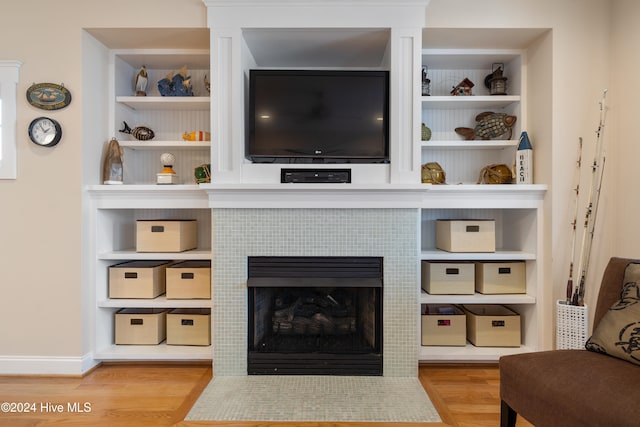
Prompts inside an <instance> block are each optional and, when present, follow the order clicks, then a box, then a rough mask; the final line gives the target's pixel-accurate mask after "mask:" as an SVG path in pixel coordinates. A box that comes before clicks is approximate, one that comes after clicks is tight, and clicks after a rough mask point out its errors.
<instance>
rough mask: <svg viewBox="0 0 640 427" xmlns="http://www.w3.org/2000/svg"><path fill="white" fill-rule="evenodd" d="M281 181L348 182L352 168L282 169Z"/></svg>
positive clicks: (308, 182) (312, 182)
mask: <svg viewBox="0 0 640 427" xmlns="http://www.w3.org/2000/svg"><path fill="white" fill-rule="evenodd" d="M280 182H281V183H283V184H284V183H299V184H348V183H351V169H280Z"/></svg>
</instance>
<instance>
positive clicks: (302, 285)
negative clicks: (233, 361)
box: [247, 256, 383, 375]
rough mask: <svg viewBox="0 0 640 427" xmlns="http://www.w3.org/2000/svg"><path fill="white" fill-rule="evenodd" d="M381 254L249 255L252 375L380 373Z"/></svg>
mask: <svg viewBox="0 0 640 427" xmlns="http://www.w3.org/2000/svg"><path fill="white" fill-rule="evenodd" d="M382 265H383V263H382V258H380V257H307V256H301V257H249V258H248V280H247V287H248V328H247V331H248V341H247V342H248V353H247V372H248V373H249V374H250V375H259V374H270V375H273V374H278V375H292V374H300V375H382V282H383V274H382Z"/></svg>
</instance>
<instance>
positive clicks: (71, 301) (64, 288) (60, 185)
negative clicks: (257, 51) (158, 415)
mask: <svg viewBox="0 0 640 427" xmlns="http://www.w3.org/2000/svg"><path fill="white" fill-rule="evenodd" d="M177 5H178V6H177ZM610 5H611V2H609V1H607V0H580V1H578V0H518V1H514V0H485V1H483V2H478V1H475V0H431V4H430V6H429V8H428V16H427V23H428V26H432V27H445V28H446V27H452V28H455V27H463V28H464V27H470V28H474V27H488V28H489V27H504V28H521V27H524V28H534V27H537V28H552V29H553V31H552V33H551V35H549V34H547V35H546V36H545V39H544V40H542V41H540V42H539V46H542V48H546V49H548V46H549V45H550V46H551V48H552V51H553V55H552V57H551V59H550V60H551V61H552V64H551V65H552V70H553V71H552V73H551V75H550V76H548V79H549V82H548V83H549V84H550V85H552V86H551V87H552V92H550V93H552V98H551V99H552V109H551V111H550V112H549V113H548V115H546V116H545V115H544V114H540V115H539V116H538V117H536V118H530V121H531V120H534V122H536V121H537V124H538V126H540V124H541V123H542V126H544V121H545V120H548V119H549V118H550V119H551V121H552V122H551V123H548V124H547V125H546V126H549V127H550V128H549V129H550V130H549V131H547V132H540V133H539V136H540V137H539V139H537V140H536V138H535V137H533V141H532V142H533V144H534V149H535V146H536V144H537V145H538V146H539V149H540V150H542V151H543V152H544V153H545V154H547V153H548V156H547V157H552V158H553V161H552V162H549V161H547V163H550V164H547V165H543V166H537V167H536V170H537V171H538V170H539V171H542V172H543V173H542V174H541V175H543V177H538V182H546V183H548V184H551V190H550V191H549V194H548V197H547V204H546V207H547V210H548V214H547V223H546V224H545V225H546V227H547V230H548V234H549V236H552V237H551V239H549V240H548V249H551V248H552V249H553V250H552V251H551V250H548V251H547V255H548V256H547V261H548V267H549V277H548V278H547V280H549V281H550V282H551V283H550V284H549V288H550V289H551V290H552V295H550V296H549V298H548V300H547V301H544V302H543V303H544V304H545V306H548V316H549V318H550V319H551V318H552V316H553V306H552V304H553V301H554V300H555V299H556V298H559V297H561V296H562V292H563V290H562V289H563V288H564V283H566V273H567V268H568V255H567V254H568V251H569V244H568V238H569V226H568V223H569V221H570V219H569V218H570V216H572V204H571V201H570V199H569V196H570V194H571V191H570V184H571V180H572V173H573V162H574V160H575V151H576V150H575V147H576V145H577V138H578V137H579V136H583V137H584V138H585V144H593V138H592V137H593V133H594V132H593V131H594V130H595V127H596V126H597V120H598V111H597V103H598V101H599V99H600V96H601V92H602V90H603V88H606V87H607V85H608V84H609V81H610V80H609V70H611V72H612V75H613V77H614V78H613V79H612V81H613V82H614V84H613V85H612V90H611V91H610V97H609V99H608V101H609V102H610V104H611V108H612V109H611V115H610V120H611V125H612V126H618V127H619V138H617V139H618V141H616V144H617V145H620V146H621V147H624V149H620V150H618V149H616V151H615V153H612V156H611V160H610V161H608V163H609V164H608V165H607V172H608V176H607V179H609V178H610V177H609V175H611V178H613V179H610V181H609V182H607V188H606V189H607V191H609V190H610V192H609V193H607V197H606V198H605V199H603V202H602V203H603V205H602V208H601V211H600V212H599V214H598V215H599V223H603V224H604V225H603V226H602V230H603V231H604V230H607V231H608V234H607V236H609V237H608V238H607V239H605V238H603V237H602V236H600V235H598V236H596V239H597V240H596V242H597V243H596V244H597V246H596V250H595V252H594V257H595V259H596V260H597V262H596V263H595V265H594V267H593V268H592V272H593V276H596V275H597V276H599V275H600V274H601V269H602V265H603V261H601V260H602V259H604V258H605V257H608V256H610V255H611V254H613V253H616V254H626V255H630V256H633V255H635V256H638V254H637V253H635V254H634V247H635V241H634V238H633V235H634V234H637V233H629V232H627V230H626V229H625V228H623V225H622V224H634V221H633V213H634V209H635V207H636V205H637V204H638V203H637V202H634V201H632V199H631V198H629V197H627V196H624V197H622V196H620V197H618V198H617V199H614V194H613V190H614V188H610V187H614V185H613V184H614V182H613V181H615V187H619V188H620V189H622V191H624V190H629V191H628V192H627V193H625V194H630V195H633V194H635V193H634V192H633V187H632V185H633V183H634V182H635V179H634V178H635V174H638V173H640V172H638V169H639V168H638V167H636V166H635V165H634V164H633V160H634V159H633V156H632V154H633V153H634V152H635V150H638V148H637V147H635V146H634V144H633V142H634V141H633V134H632V131H633V124H634V121H633V119H634V118H635V117H637V116H638V114H634V113H637V111H636V110H637V109H638V108H639V107H637V105H636V104H637V103H635V102H634V101H635V100H634V98H633V94H635V93H638V90H637V88H636V87H635V86H637V85H638V83H637V80H638V79H636V78H635V76H634V75H633V72H634V71H635V70H636V69H637V68H638V63H637V62H638V59H637V58H636V57H635V56H634V55H629V52H635V50H636V49H635V46H636V45H637V41H638V34H639V32H640V30H638V28H637V25H635V23H634V22H633V21H632V18H631V17H632V16H638V13H639V12H640V5H637V4H636V2H635V0H615V1H614V2H613V19H614V22H615V24H616V25H612V26H611V25H610V12H611V9H610V8H611V6H610ZM6 9H9V8H8V7H7V6H5V10H4V11H3V13H2V14H0V29H1V30H0V32H1V33H2V35H3V37H0V59H17V60H21V61H22V62H23V66H22V68H21V70H20V83H19V86H18V123H17V126H18V179H17V180H15V181H0V195H1V197H2V204H1V209H2V213H1V214H0V236H1V237H0V238H1V239H2V242H3V244H2V245H1V246H0V292H1V294H0V295H1V296H0V339H1V342H2V344H1V345H0V362H2V359H3V357H4V358H8V357H11V356H16V357H27V356H36V357H38V356H40V357H50V356H55V357H81V356H83V355H85V354H86V353H87V352H88V351H89V350H90V347H89V346H88V344H87V342H86V341H87V339H86V337H85V338H84V339H83V333H82V330H83V328H82V323H83V322H85V321H86V320H87V319H86V315H83V310H91V307H86V306H85V307H84V308H83V303H82V294H83V285H84V284H83V283H82V280H81V274H82V273H81V270H82V265H81V264H82V262H81V260H82V252H83V248H82V239H83V228H82V226H81V225H82V222H83V217H82V215H83V211H82V209H83V204H82V201H83V196H82V191H83V189H82V179H83V178H82V177H83V173H84V172H83V169H82V159H83V147H82V145H83V135H90V134H91V129H87V128H86V125H87V123H88V122H89V121H86V120H84V117H83V110H85V111H87V109H91V102H92V93H91V91H90V90H88V89H87V90H86V91H83V88H91V87H92V85H91V84H89V83H88V82H86V81H83V59H85V58H83V54H82V51H83V35H82V29H83V28H91V27H95V28H99V27H111V28H120V27H121V28H127V27H205V26H206V8H205V7H204V5H203V4H202V1H201V0H180V1H176V0H171V1H170V0H136V1H130V0H110V1H108V2H107V1H98V0H66V1H64V2H60V1H58V2H45V1H38V0H22V1H19V2H13V3H12V4H11V7H10V12H7V10H6ZM610 29H611V30H610ZM610 35H611V37H612V38H613V40H614V41H615V43H610V40H609V38H610ZM610 46H611V47H612V56H611V57H609V56H608V49H609V47H610ZM610 65H612V66H611V67H610ZM543 68H544V67H543ZM98 78H101V77H100V76H99V77H98ZM546 78H547V77H546V76H545V78H544V79H546ZM544 79H543V78H540V80H543V81H544ZM33 82H38V83H39V82H53V83H64V84H65V86H66V87H67V88H69V89H70V90H71V92H72V95H73V101H72V104H71V105H70V106H69V107H67V108H65V109H64V110H60V111H55V112H50V113H48V114H49V115H51V116H52V117H55V118H56V119H57V120H59V121H60V122H61V123H62V125H63V126H64V137H63V140H62V142H61V143H60V144H59V145H58V146H56V147H55V148H53V149H47V148H41V147H36V146H35V145H33V144H31V143H30V142H29V141H28V137H27V133H26V129H27V126H28V124H29V122H30V121H31V120H32V119H33V118H35V117H37V116H39V115H43V113H44V112H43V111H40V110H37V109H35V108H33V107H31V106H29V105H28V104H27V102H26V100H25V96H24V94H25V91H26V89H27V88H28V86H29V85H31V84H32V83H33ZM542 83H543V82H542ZM542 83H539V84H542ZM622 86H624V87H622ZM634 89H636V90H634ZM96 108H104V107H103V106H102V107H98V106H97V107H96ZM83 124H84V126H85V128H83ZM608 132H609V133H608V134H607V136H608V137H609V138H611V137H612V135H616V134H617V133H618V132H616V130H615V129H614V130H611V129H609V130H608ZM548 135H551V136H552V138H553V141H554V143H553V144H551V141H550V137H549V136H548ZM532 136H533V135H532ZM100 137H101V138H103V139H106V138H107V137H108V136H107V135H101V136H100ZM609 142H611V141H609ZM636 145H637V144H636ZM610 151H612V150H610ZM623 153H624V154H623ZM627 153H629V155H627ZM591 155H592V154H585V157H590V156H591ZM615 162H617V163H618V164H619V165H620V167H618V166H616V165H615ZM95 167H98V165H95ZM629 177H632V178H631V179H630V178H629ZM615 190H616V194H620V195H622V194H623V193H622V192H621V191H618V188H615ZM613 200H615V201H616V202H618V203H619V206H624V207H625V209H622V210H621V209H612V208H611V206H612V203H613ZM605 205H606V206H605ZM615 224H618V225H615ZM625 227H626V226H625ZM631 227H632V228H631V231H633V230H634V229H633V226H632V225H631ZM611 233H614V234H611ZM616 233H617V234H616ZM602 234H604V233H602ZM613 241H616V242H617V245H616V246H615V247H614V246H613V245H612V243H611V242H613ZM595 281H599V277H598V278H597V280H595ZM594 293H595V292H594V291H591V292H590V293H589V294H588V297H589V298H595V295H594ZM85 305H86V304H85ZM550 322H551V321H550ZM551 327H552V325H551V323H549V334H551V333H552V329H550V328H551Z"/></svg>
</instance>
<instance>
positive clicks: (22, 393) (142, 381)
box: [0, 364, 531, 427]
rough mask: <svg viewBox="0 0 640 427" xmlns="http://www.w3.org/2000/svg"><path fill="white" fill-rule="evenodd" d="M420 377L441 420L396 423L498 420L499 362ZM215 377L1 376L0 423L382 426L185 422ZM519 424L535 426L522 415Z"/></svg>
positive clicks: (134, 373) (119, 367)
mask: <svg viewBox="0 0 640 427" xmlns="http://www.w3.org/2000/svg"><path fill="white" fill-rule="evenodd" d="M419 375H420V381H421V383H422V385H423V386H424V388H425V390H426V391H427V393H428V394H429V397H430V398H431V400H432V402H433V403H434V405H435V407H436V409H437V410H438V412H439V413H440V417H441V418H442V420H443V423H442V424H420V423H417V424H416V423H399V424H396V425H397V426H398V427H400V426H401V427H426V426H447V425H449V426H458V427H471V426H498V425H499V413H500V398H499V393H500V384H499V373H498V368H497V366H496V365H487V366H485V365H471V366H469V365H464V366H462V365H449V366H447V365H422V366H420V374H419ZM210 379H211V366H210V364H104V365H102V366H100V367H98V368H97V369H95V370H94V371H92V372H90V373H89V374H87V375H85V376H84V377H82V378H71V377H43V376H0V405H2V407H1V408H0V409H2V411H0V426H5V425H6V426H12V427H26V426H29V427H32V426H57V427H60V426H108V427H147V426H148V427H163V426H176V427H196V426H215V427H241V426H246V427H284V426H286V427H291V426H301V427H365V426H380V425H382V424H375V423H277V422H262V423H255V422H254V423H246V422H201V421H198V422H195V421H189V422H187V421H182V420H183V419H184V417H185V416H186V415H187V413H188V412H189V409H190V408H191V406H192V405H193V403H194V402H195V401H196V399H197V398H198V396H199V395H200V393H201V392H202V390H203V389H204V388H205V387H206V385H207V384H208V383H209V380H210ZM4 402H13V405H12V406H11V407H9V410H15V411H18V410H20V411H22V413H16V412H6V409H7V407H6V406H5V404H4ZM26 411H30V412H26ZM388 425H389V424H385V426H388ZM517 425H518V426H519V427H521V426H531V424H529V423H527V422H526V421H525V420H523V419H521V418H518V424H517Z"/></svg>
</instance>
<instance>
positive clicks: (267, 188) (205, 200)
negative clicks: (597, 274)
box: [88, 183, 547, 209]
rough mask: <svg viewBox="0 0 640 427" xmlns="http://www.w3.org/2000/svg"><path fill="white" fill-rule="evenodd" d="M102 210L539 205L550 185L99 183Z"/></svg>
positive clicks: (97, 197)
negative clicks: (126, 208) (125, 208)
mask: <svg viewBox="0 0 640 427" xmlns="http://www.w3.org/2000/svg"><path fill="white" fill-rule="evenodd" d="M88 190H89V191H90V192H91V194H92V199H93V200H94V203H96V207H98V208H107V207H108V208H117V207H128V208H132V207H133V208H144V207H154V208H158V207H175V206H176V203H178V204H180V205H182V206H183V207H190V208H207V207H208V208H253V209H273V208H314V209H319V208H332V209H334V208H348V209H359V208H360V209H367V208H387V209H403V208H423V209H425V208H426V209H428V208H468V207H470V206H474V207H475V208H483V207H487V208H495V207H498V208H535V207H537V206H538V203H539V202H540V201H541V200H542V199H543V198H544V194H545V192H546V190H547V186H546V185H543V184H534V185H472V184H462V185H431V184H370V185H368V184H223V183H211V184H200V185H153V184H151V185H118V186H113V185H111V186H109V185H94V186H89V187H88Z"/></svg>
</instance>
